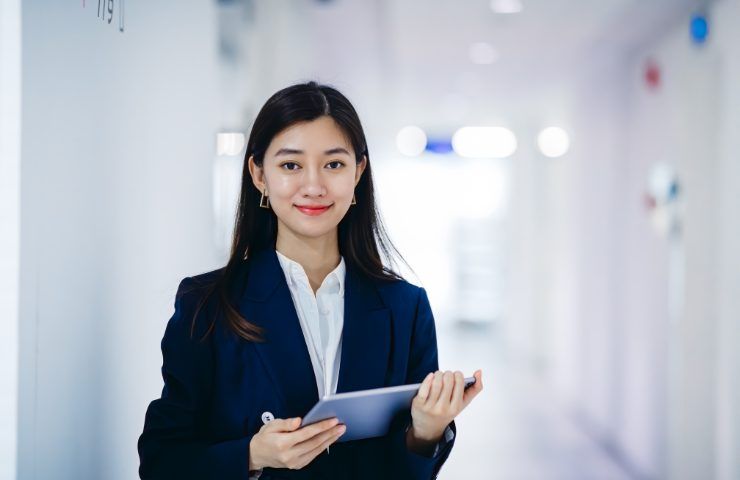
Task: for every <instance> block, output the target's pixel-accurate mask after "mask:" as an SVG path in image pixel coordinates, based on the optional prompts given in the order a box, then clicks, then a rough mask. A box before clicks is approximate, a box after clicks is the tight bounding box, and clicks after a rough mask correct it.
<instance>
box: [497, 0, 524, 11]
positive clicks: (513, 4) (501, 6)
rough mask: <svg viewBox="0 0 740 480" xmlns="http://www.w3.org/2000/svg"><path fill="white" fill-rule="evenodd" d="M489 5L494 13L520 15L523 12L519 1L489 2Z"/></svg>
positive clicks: (502, 0) (522, 6) (499, 0)
mask: <svg viewBox="0 0 740 480" xmlns="http://www.w3.org/2000/svg"><path fill="white" fill-rule="evenodd" d="M490 5H491V10H493V11H494V12H496V13H520V12H521V11H522V10H524V5H522V2H521V0H491V4H490Z"/></svg>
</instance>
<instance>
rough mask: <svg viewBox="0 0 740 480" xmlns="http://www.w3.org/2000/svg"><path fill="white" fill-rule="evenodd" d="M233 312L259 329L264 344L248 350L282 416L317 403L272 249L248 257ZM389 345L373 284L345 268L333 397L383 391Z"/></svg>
mask: <svg viewBox="0 0 740 480" xmlns="http://www.w3.org/2000/svg"><path fill="white" fill-rule="evenodd" d="M239 310H240V313H241V314H242V315H244V317H245V318H246V319H247V320H248V321H249V322H252V323H255V324H257V325H259V326H261V327H263V328H264V329H265V335H264V337H265V340H266V341H265V342H264V343H252V345H253V346H254V348H255V349H256V350H257V353H258V354H259V356H260V358H261V359H262V362H263V364H264V366H265V369H266V370H267V372H268V374H269V375H270V377H271V379H272V381H273V382H274V384H275V387H276V389H277V390H278V392H279V393H280V395H281V397H282V399H283V400H284V402H285V407H286V415H287V416H303V415H305V414H306V413H307V412H308V411H309V410H310V409H311V407H313V406H314V404H315V403H316V402H317V401H318V399H319V398H318V390H317V387H316V376H315V374H314V371H313V366H312V364H311V357H310V355H309V353H308V347H307V346H306V340H305V338H304V336H303V331H302V330H301V325H300V322H299V320H298V314H297V313H296V310H295V305H294V304H293V298H292V297H291V295H290V289H289V287H288V283H287V281H286V279H285V274H284V273H283V270H282V268H281V266H280V262H279V260H278V258H277V254H276V253H275V250H274V249H269V248H268V249H265V250H260V251H257V252H255V253H254V254H252V255H250V257H249V262H248V272H247V279H246V286H245V288H244V291H243V293H242V294H241V295H240V298H239ZM390 345H391V315H390V310H389V309H388V308H386V307H385V306H384V304H383V302H382V300H381V298H380V296H379V295H378V292H377V289H376V288H375V286H374V285H373V283H372V282H371V281H370V280H368V279H367V278H366V277H365V276H361V275H359V274H358V273H357V272H355V270H354V268H352V267H351V266H350V265H349V264H346V273H345V285H344V326H343V331H342V354H341V360H340V368H339V379H338V385H337V393H339V392H349V391H355V390H364V389H368V388H377V387H382V386H385V385H386V377H387V371H388V366H389V356H390Z"/></svg>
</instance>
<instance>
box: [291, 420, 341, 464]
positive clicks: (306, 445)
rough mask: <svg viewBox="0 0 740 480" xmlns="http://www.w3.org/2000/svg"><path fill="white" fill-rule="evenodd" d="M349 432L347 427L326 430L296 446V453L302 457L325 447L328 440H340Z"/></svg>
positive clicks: (336, 426) (337, 426) (338, 426)
mask: <svg viewBox="0 0 740 480" xmlns="http://www.w3.org/2000/svg"><path fill="white" fill-rule="evenodd" d="M346 430H347V426H346V425H335V426H334V427H333V428H330V429H328V430H324V431H323V432H321V433H320V434H318V435H315V436H314V437H311V438H309V439H308V440H306V441H304V442H301V443H299V444H297V445H295V447H294V448H296V453H297V455H298V456H299V457H300V456H301V455H305V454H307V453H310V452H311V451H313V450H315V449H316V448H318V447H320V446H322V445H324V443H326V441H327V440H332V441H333V440H335V439H337V438H339V436H340V435H342V434H343V433H344V432H345V431H346Z"/></svg>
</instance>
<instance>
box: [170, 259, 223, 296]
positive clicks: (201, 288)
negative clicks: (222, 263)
mask: <svg viewBox="0 0 740 480" xmlns="http://www.w3.org/2000/svg"><path fill="white" fill-rule="evenodd" d="M224 269H225V267H221V268H218V269H216V270H211V271H209V272H205V273H199V274H196V275H192V276H189V277H185V278H183V279H182V280H180V285H179V286H178V287H177V298H178V299H179V298H180V297H184V296H188V297H189V298H192V297H193V296H198V293H200V294H201V295H202V294H203V292H205V291H206V290H207V289H208V288H209V287H211V286H213V285H214V284H215V283H216V281H217V280H218V279H219V278H220V277H221V275H222V274H223V272H224Z"/></svg>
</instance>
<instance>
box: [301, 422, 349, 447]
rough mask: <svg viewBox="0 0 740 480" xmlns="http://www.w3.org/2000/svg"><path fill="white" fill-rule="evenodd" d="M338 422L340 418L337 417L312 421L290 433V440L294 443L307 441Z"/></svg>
mask: <svg viewBox="0 0 740 480" xmlns="http://www.w3.org/2000/svg"><path fill="white" fill-rule="evenodd" d="M337 423H339V419H338V418H337V417H332V418H327V419H326V420H322V421H320V422H316V423H312V424H311V425H306V426H305V427H303V428H301V429H300V430H297V431H295V432H292V433H291V434H290V442H291V444H293V445H295V444H296V443H301V442H305V441H306V440H308V439H309V438H312V437H315V436H316V435H318V434H320V433H322V432H324V431H326V430H328V429H330V428H332V427H333V426H334V425H336V424H337Z"/></svg>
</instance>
